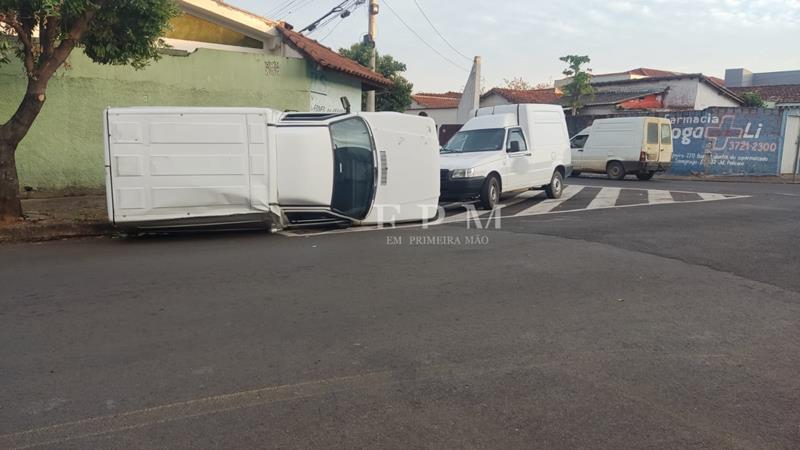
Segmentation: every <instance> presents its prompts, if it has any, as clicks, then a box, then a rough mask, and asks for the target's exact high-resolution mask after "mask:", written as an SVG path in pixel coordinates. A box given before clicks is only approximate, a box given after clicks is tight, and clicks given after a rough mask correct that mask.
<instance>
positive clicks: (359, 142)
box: [331, 117, 375, 220]
mask: <svg viewBox="0 0 800 450" xmlns="http://www.w3.org/2000/svg"><path fill="white" fill-rule="evenodd" d="M331 140H332V142H333V163H334V168H333V199H332V200H331V208H333V210H334V211H336V212H338V213H340V214H343V215H345V216H347V217H351V218H353V219H356V220H362V219H364V218H365V217H366V216H367V214H368V213H369V210H370V207H371V206H372V199H373V196H374V194H375V151H374V147H373V145H372V138H371V136H370V133H369V128H367V124H366V123H365V122H364V121H363V120H362V119H360V118H357V117H353V118H350V119H346V120H343V121H341V122H336V123H333V124H331Z"/></svg>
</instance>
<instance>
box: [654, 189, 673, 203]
mask: <svg viewBox="0 0 800 450" xmlns="http://www.w3.org/2000/svg"><path fill="white" fill-rule="evenodd" d="M647 202H648V203H650V204H651V205H652V204H658V203H674V202H675V199H673V198H672V194H670V192H669V191H660V190H656V189H652V190H648V191H647Z"/></svg>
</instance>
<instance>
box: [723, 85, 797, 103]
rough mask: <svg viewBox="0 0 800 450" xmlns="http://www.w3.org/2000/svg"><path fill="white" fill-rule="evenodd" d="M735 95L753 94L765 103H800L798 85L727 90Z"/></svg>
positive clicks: (732, 88) (746, 87)
mask: <svg viewBox="0 0 800 450" xmlns="http://www.w3.org/2000/svg"><path fill="white" fill-rule="evenodd" d="M728 89H730V90H731V91H733V92H735V93H736V95H742V94H744V93H746V92H755V93H757V94H759V95H760V96H761V98H762V99H764V101H766V102H774V103H800V84H784V85H774V86H745V87H731V88H728Z"/></svg>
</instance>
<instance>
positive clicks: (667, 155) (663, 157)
mask: <svg viewBox="0 0 800 450" xmlns="http://www.w3.org/2000/svg"><path fill="white" fill-rule="evenodd" d="M658 162H662V163H668V162H672V124H671V123H670V122H669V121H663V122H661V149H660V152H659V154H658Z"/></svg>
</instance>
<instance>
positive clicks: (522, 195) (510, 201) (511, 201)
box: [497, 191, 541, 208]
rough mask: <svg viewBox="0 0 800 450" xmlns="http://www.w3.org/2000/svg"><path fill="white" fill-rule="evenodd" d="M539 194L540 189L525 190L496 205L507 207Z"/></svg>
mask: <svg viewBox="0 0 800 450" xmlns="http://www.w3.org/2000/svg"><path fill="white" fill-rule="evenodd" d="M539 194H541V191H525V192H522V193H520V194H518V195H515V196H514V197H512V198H509V199H508V201H506V202H503V203H500V204H498V205H497V206H498V207H501V208H508V207H509V206H514V205H516V204H519V203H522V202H524V201H527V200H529V199H531V198H533V197H536V196H537V195H539Z"/></svg>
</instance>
